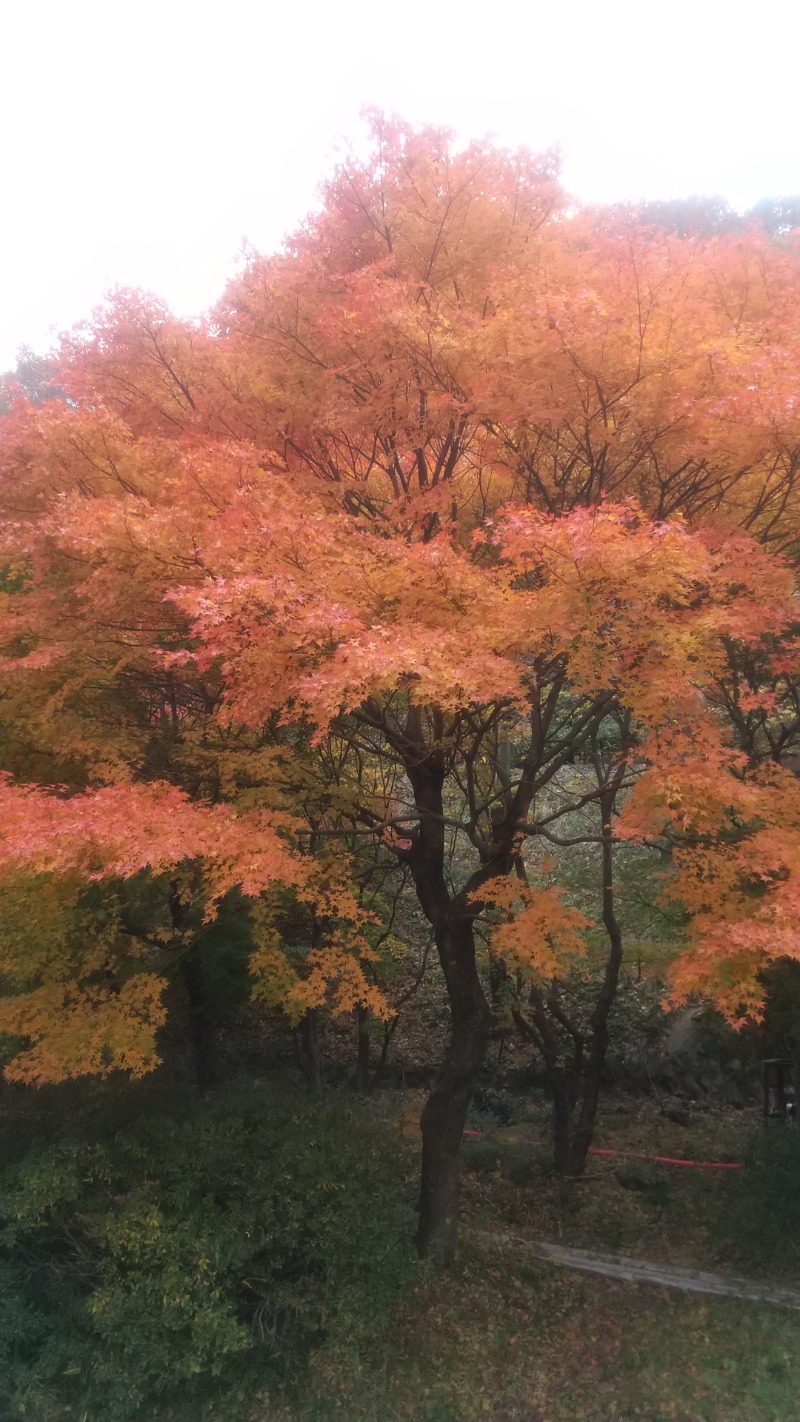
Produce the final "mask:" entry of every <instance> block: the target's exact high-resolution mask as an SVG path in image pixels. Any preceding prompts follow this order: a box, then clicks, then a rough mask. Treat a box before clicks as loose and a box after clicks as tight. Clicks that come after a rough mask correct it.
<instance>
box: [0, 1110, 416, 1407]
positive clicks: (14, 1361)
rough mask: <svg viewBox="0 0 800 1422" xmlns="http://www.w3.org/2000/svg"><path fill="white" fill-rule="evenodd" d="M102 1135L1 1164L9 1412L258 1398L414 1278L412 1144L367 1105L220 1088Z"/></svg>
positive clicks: (0, 1248) (357, 1329) (0, 1261)
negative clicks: (408, 1152) (405, 1146)
mask: <svg viewBox="0 0 800 1422" xmlns="http://www.w3.org/2000/svg"><path fill="white" fill-rule="evenodd" d="M94 1135H96V1132H95V1133H94ZM94 1135H93V1133H92V1131H91V1130H89V1129H88V1128H87V1127H84V1128H83V1129H82V1130H77V1129H73V1130H72V1131H71V1132H68V1133H66V1134H65V1135H64V1136H63V1138H62V1139H61V1140H60V1141H59V1142H58V1143H57V1144H55V1145H52V1146H50V1147H48V1148H44V1149H42V1148H39V1149H34V1150H29V1151H28V1153H27V1154H26V1155H25V1156H24V1157H23V1158H22V1159H21V1160H19V1161H17V1162H16V1163H15V1164H14V1165H12V1166H11V1167H9V1168H8V1169H7V1170H6V1171H5V1172H4V1174H3V1176H2V1177H0V1402H1V1403H3V1404H4V1405H5V1409H6V1410H5V1411H3V1409H2V1407H0V1415H5V1416H8V1417H17V1416H20V1417H21V1416H23V1415H25V1416H32V1415H33V1416H35V1417H36V1418H37V1422H42V1419H44V1418H48V1417H49V1416H50V1415H51V1412H52V1415H53V1416H57V1415H60V1407H61V1406H62V1405H64V1406H66V1405H67V1404H69V1405H71V1406H72V1407H73V1408H75V1407H76V1406H78V1405H79V1406H80V1407H81V1408H83V1409H85V1412H86V1417H87V1422H95V1419H97V1422H101V1419H102V1422H105V1419H109V1420H110V1419H114V1422H117V1419H120V1420H121V1419H123V1418H127V1417H133V1416H135V1415H136V1414H137V1413H140V1412H141V1411H143V1410H144V1409H145V1408H150V1407H152V1406H153V1404H154V1403H156V1404H157V1403H159V1402H161V1403H162V1404H163V1405H164V1406H165V1407H166V1406H168V1405H169V1403H170V1401H171V1400H172V1399H177V1398H180V1399H181V1401H182V1403H183V1404H186V1403H187V1402H191V1399H192V1398H198V1397H203V1398H205V1399H208V1398H210V1397H217V1398H219V1399H226V1398H227V1399H228V1400H230V1401H234V1400H238V1402H239V1403H241V1401H242V1400H243V1399H244V1398H245V1397H246V1396H247V1395H248V1394H249V1395H253V1394H254V1393H255V1392H256V1390H257V1389H261V1390H263V1389H264V1388H265V1387H267V1388H269V1387H273V1388H274V1387H275V1386H277V1385H281V1384H283V1385H285V1384H287V1383H288V1382H291V1381H292V1380H294V1379H295V1378H297V1377H298V1376H299V1373H300V1372H301V1370H302V1365H303V1362H304V1360H305V1359H306V1357H307V1356H308V1354H309V1351H310V1349H311V1348H312V1346H313V1345H314V1344H315V1343H317V1342H319V1341H322V1340H323V1339H325V1340H326V1341H328V1342H331V1343H333V1344H337V1343H340V1344H341V1345H342V1346H352V1345H353V1344H354V1343H355V1342H357V1340H358V1338H359V1337H363V1336H364V1335H365V1334H366V1333H367V1332H368V1331H369V1330H370V1328H371V1326H372V1325H373V1324H374V1322H375V1320H376V1318H378V1317H379V1315H380V1314H381V1312H382V1311H383V1310H384V1309H386V1308H387V1307H388V1306H389V1305H390V1304H391V1303H393V1302H394V1301H395V1300H396V1298H397V1297H398V1293H399V1291H400V1290H401V1289H402V1287H403V1285H404V1283H405V1282H406V1281H410V1279H411V1277H412V1271H413V1261H412V1255H411V1249H410V1246H409V1244H408V1241H409V1239H410V1237H411V1234H412V1211H411V1209H410V1201H409V1198H408V1197H409V1194H410V1191H409V1190H408V1189H407V1188H406V1182H405V1173H404V1171H403V1170H402V1169H400V1168H399V1165H398V1159H397V1157H398V1151H399V1145H398V1143H397V1141H396V1139H390V1138H389V1136H388V1134H387V1133H386V1132H385V1131H384V1129H383V1128H382V1126H381V1125H380V1123H379V1122H378V1121H376V1120H375V1118H374V1116H373V1115H370V1114H368V1112H367V1110H366V1109H364V1108H362V1109H358V1108H357V1107H356V1106H353V1105H348V1106H344V1105H342V1104H338V1103H335V1102H333V1103H331V1104H324V1105H320V1104H315V1103H312V1102H310V1101H309V1099H308V1098H307V1097H305V1096H301V1095H298V1094H296V1093H290V1094H287V1093H286V1092H282V1093H280V1094H279V1093H278V1092H277V1091H275V1090H272V1091H263V1092H259V1093H255V1094H254V1093H251V1094H250V1096H249V1099H248V1101H247V1104H246V1105H244V1106H243V1105H241V1104H240V1103H239V1102H237V1099H236V1098H232V1097H231V1096H229V1095H222V1094H220V1095H219V1096H218V1097H216V1098H215V1099H214V1100H213V1101H212V1102H211V1104H210V1105H209V1104H206V1105H200V1104H199V1103H198V1101H197V1098H196V1097H195V1098H193V1099H191V1100H189V1099H188V1098H187V1100H186V1101H185V1102H183V1104H182V1106H181V1107H179V1108H178V1107H176V1106H175V1105H174V1104H173V1106H172V1108H171V1109H170V1110H169V1111H167V1112H165V1111H164V1110H163V1109H162V1110H156V1109H155V1106H154V1104H151V1107H150V1108H149V1109H148V1110H147V1111H146V1112H144V1113H143V1114H142V1115H141V1117H140V1118H139V1119H138V1120H136V1121H135V1122H134V1123H133V1124H131V1125H129V1126H127V1127H126V1128H125V1129H122V1130H118V1131H117V1133H116V1135H111V1136H109V1133H108V1131H107V1129H106V1130H105V1131H104V1132H103V1135H102V1137H101V1138H100V1139H95V1138H94ZM149 1415H152V1414H149ZM188 1415H192V1414H191V1410H190V1413H189V1414H188ZM195 1415H196V1413H195ZM238 1415H241V1410H240V1411H239V1414H238Z"/></svg>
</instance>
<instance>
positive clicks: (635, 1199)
mask: <svg viewBox="0 0 800 1422" xmlns="http://www.w3.org/2000/svg"><path fill="white" fill-rule="evenodd" d="M526 1115H527V1119H526V1120H524V1121H522V1122H519V1123H515V1124H513V1125H509V1126H506V1127H502V1126H498V1125H496V1124H492V1123H490V1122H489V1121H487V1120H486V1119H485V1118H484V1119H480V1118H477V1117H476V1118H475V1120H474V1122H473V1129H475V1130H476V1131H477V1132H479V1134H476V1135H474V1136H469V1137H468V1138H467V1140H466V1141H465V1146H464V1154H465V1163H466V1171H465V1210H466V1214H467V1217H468V1218H469V1219H470V1221H471V1222H473V1223H475V1224H476V1225H479V1226H480V1227H482V1228H502V1229H512V1230H513V1231H514V1232H515V1233H517V1234H520V1235H522V1236H530V1237H534V1236H535V1237H536V1238H538V1239H544V1240H549V1241H559V1242H560V1243H563V1244H568V1245H574V1246H577V1247H579V1248H586V1249H598V1250H610V1251H615V1252H617V1253H621V1254H628V1255H634V1256H638V1257H640V1258H643V1259H648V1260H650V1261H651V1262H654V1263H668V1264H676V1265H682V1266H687V1267H696V1268H707V1269H708V1268H710V1269H721V1270H725V1269H731V1270H739V1271H746V1272H750V1273H754V1274H759V1275H763V1274H769V1275H771V1276H774V1277H775V1278H776V1279H781V1280H783V1281H785V1282H787V1283H797V1282H798V1281H800V1192H799V1191H798V1189H797V1185H798V1181H800V1130H798V1129H797V1128H792V1127H785V1126H783V1124H782V1123H780V1122H778V1123H775V1124H774V1125H773V1124H769V1125H768V1126H764V1125H763V1124H762V1122H761V1120H760V1118H759V1117H758V1115H757V1113H756V1112H755V1111H754V1110H748V1111H725V1112H716V1113H712V1112H700V1111H697V1112H696V1113H694V1114H693V1115H691V1116H690V1122H689V1124H688V1125H679V1124H676V1123H675V1122H673V1121H671V1120H669V1119H668V1118H667V1117H665V1116H663V1115H662V1114H661V1113H660V1112H659V1111H658V1109H657V1108H656V1107H655V1106H654V1105H653V1103H651V1102H649V1101H644V1102H638V1103H636V1102H625V1101H616V1102H611V1103H608V1104H607V1105H606V1109H605V1110H604V1111H603V1112H602V1114H601V1117H600V1121H599V1123H598V1130H597V1135H596V1145H597V1146H598V1147H599V1148H601V1149H608V1150H613V1151H614V1152H615V1154H614V1155H613V1156H604V1155H591V1156H590V1158H589V1163H588V1166H587V1169H586V1173H585V1175H584V1176H583V1177H582V1179H581V1180H579V1181H571V1182H561V1181H558V1180H557V1179H555V1178H554V1176H553V1174H552V1169H551V1159H552V1152H551V1151H550V1149H549V1147H548V1143H547V1133H548V1115H547V1109H546V1105H544V1104H543V1103H541V1104H539V1105H538V1106H536V1107H533V1108H529V1110H528V1111H527V1113H526ZM653 1156H668V1157H672V1158H677V1159H690V1160H694V1161H699V1162H740V1163H741V1165H742V1166H743V1167H744V1168H743V1169H739V1170H717V1169H710V1170H709V1169H700V1168H693V1167H688V1166H677V1165H659V1164H656V1163H654V1162H653V1161H652V1159H643V1158H642V1157H653ZM623 1181H624V1184H623V1183H622V1182H623Z"/></svg>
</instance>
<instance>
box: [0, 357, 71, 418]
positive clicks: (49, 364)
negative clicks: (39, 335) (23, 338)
mask: <svg viewBox="0 0 800 1422" xmlns="http://www.w3.org/2000/svg"><path fill="white" fill-rule="evenodd" d="M14 391H17V392H18V393H21V394H23V395H24V396H25V398H26V399H27V400H29V401H30V403H31V404H32V405H43V404H44V403H45V401H46V400H66V398H67V397H66V392H65V391H64V390H62V388H61V386H60V385H59V384H58V373H57V367H56V362H55V361H54V360H53V359H52V357H50V356H43V355H37V354H36V352H35V351H34V350H33V349H32V348H31V347H30V346H20V348H19V350H18V351H17V364H16V365H15V367H14V369H13V370H7V371H6V373H5V375H0V412H2V413H5V412H6V411H7V410H8V409H9V406H10V404H11V400H12V397H13V393H14Z"/></svg>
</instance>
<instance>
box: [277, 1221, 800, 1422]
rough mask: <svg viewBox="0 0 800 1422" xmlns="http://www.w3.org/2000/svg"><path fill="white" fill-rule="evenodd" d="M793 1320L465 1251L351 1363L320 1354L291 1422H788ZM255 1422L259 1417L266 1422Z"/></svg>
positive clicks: (797, 1403)
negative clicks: (300, 1421) (448, 1274)
mask: <svg viewBox="0 0 800 1422" xmlns="http://www.w3.org/2000/svg"><path fill="white" fill-rule="evenodd" d="M797 1338H798V1320H797V1317H796V1316H795V1315H789V1314H786V1315H784V1314H782V1313H780V1312H779V1311H777V1310H775V1309H769V1308H768V1307H766V1306H763V1305H761V1306H754V1305H749V1304H741V1303H738V1302H734V1301H727V1300H703V1299H701V1298H698V1297H697V1296H692V1295H675V1294H667V1292H666V1291H661V1290H652V1289H643V1288H637V1287H635V1286H631V1285H623V1284H616V1283H613V1282H610V1281H606V1280H603V1279H599V1278H594V1277H583V1276H579V1275H574V1274H567V1273H562V1272H560V1271H554V1270H548V1269H547V1268H545V1267H544V1266H542V1267H538V1266H536V1265H533V1264H531V1263H529V1262H528V1261H526V1260H523V1259H521V1258H520V1257H519V1256H518V1255H517V1254H516V1253H515V1252H514V1251H513V1250H503V1249H501V1250H498V1251H497V1252H494V1251H493V1252H492V1254H491V1255H487V1254H486V1253H477V1252H473V1251H472V1250H470V1251H469V1253H468V1254H467V1256H466V1258H465V1260H464V1263H463V1264H462V1266H461V1268H460V1270H459V1272H458V1273H457V1274H456V1275H455V1276H454V1277H452V1278H449V1279H447V1280H443V1281H427V1282H426V1283H424V1284H421V1285H420V1287H419V1289H418V1290H417V1293H416V1295H415V1298H414V1299H413V1301H412V1303H411V1305H410V1306H409V1307H407V1308H406V1309H404V1310H403V1311H402V1312H401V1314H400V1315H399V1316H398V1317H397V1318H396V1319H395V1320H394V1322H393V1326H392V1328H391V1330H389V1331H387V1332H386V1333H385V1334H382V1335H381V1336H379V1337H378V1338H376V1339H374V1340H373V1341H372V1343H371V1344H370V1347H369V1349H368V1350H366V1351H362V1352H361V1353H360V1354H359V1355H358V1356H357V1357H355V1358H348V1357H347V1356H346V1355H342V1354H338V1355H336V1356H334V1357H330V1356H326V1355H325V1354H324V1353H323V1354H321V1355H320V1356H319V1357H318V1358H317V1359H316V1360H315V1366H314V1368H313V1369H312V1374H311V1378H310V1380H309V1385H308V1390H307V1392H306V1396H305V1399H304V1403H303V1405H302V1406H301V1408H300V1410H299V1411H298V1412H296V1413H294V1414H293V1416H294V1417H300V1416H314V1417H331V1418H336V1419H340V1418H341V1419H344V1418H348V1419H349V1418H352V1419H354V1422H357V1419H362V1418H363V1419H367V1418H381V1419H384V1422H389V1419H392V1422H394V1419H397V1422H400V1419H405V1418H410V1419H415V1422H479V1419H491V1422H612V1419H613V1420H614V1422H634V1419H637V1422H639V1420H640V1419H641V1422H661V1419H668V1418H669V1419H675V1422H700V1419H704V1422H796V1419H797V1417H798V1415H800V1362H799V1361H798V1357H797ZM265 1422H266V1419H265Z"/></svg>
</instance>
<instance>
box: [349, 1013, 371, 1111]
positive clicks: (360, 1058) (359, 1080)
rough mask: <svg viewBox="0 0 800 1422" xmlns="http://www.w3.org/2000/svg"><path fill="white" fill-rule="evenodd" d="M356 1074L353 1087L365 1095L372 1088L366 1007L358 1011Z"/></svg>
mask: <svg viewBox="0 0 800 1422" xmlns="http://www.w3.org/2000/svg"><path fill="white" fill-rule="evenodd" d="M356 1032H357V1039H356V1074H355V1077H354V1080H353V1085H354V1087H355V1089H356V1091H360V1092H362V1093H364V1094H366V1092H368V1091H369V1087H370V1036H369V1013H368V1012H367V1009H366V1007H358V1008H357V1009H356Z"/></svg>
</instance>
